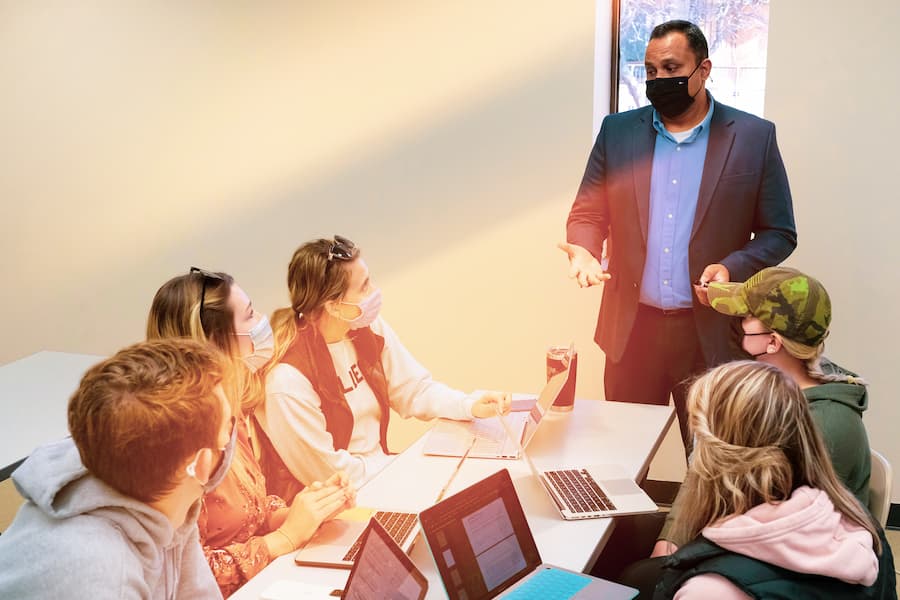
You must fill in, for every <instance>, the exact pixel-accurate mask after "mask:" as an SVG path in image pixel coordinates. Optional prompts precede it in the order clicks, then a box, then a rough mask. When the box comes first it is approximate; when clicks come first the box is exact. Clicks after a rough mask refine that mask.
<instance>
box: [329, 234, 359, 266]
mask: <svg viewBox="0 0 900 600" xmlns="http://www.w3.org/2000/svg"><path fill="white" fill-rule="evenodd" d="M354 258H356V244H354V243H353V242H351V241H350V240H348V239H347V238H345V237H343V236H340V235H335V236H334V240H333V243H332V244H331V248H329V249H328V262H331V261H333V260H340V261H348V260H353V259H354Z"/></svg>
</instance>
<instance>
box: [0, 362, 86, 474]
mask: <svg viewBox="0 0 900 600" xmlns="http://www.w3.org/2000/svg"><path fill="white" fill-rule="evenodd" d="M103 358H104V357H102V356H94V355H92V354H70V353H67V352H46V351H44V352H38V353H36V354H32V355H31V356H27V357H25V358H22V359H19V360H17V361H14V362H11V363H8V364H5V365H3V366H0V410H2V414H3V429H2V433H0V481H3V480H4V479H6V478H8V477H9V475H10V474H11V473H12V471H14V470H15V468H16V467H17V466H18V464H19V463H20V462H22V460H24V459H25V458H26V457H27V456H28V455H29V454H30V453H31V451H32V450H34V449H35V448H36V447H37V446H39V445H41V444H44V443H46V442H51V441H54V440H58V439H60V438H63V437H65V436H66V435H68V433H69V428H68V415H67V408H68V406H69V398H70V397H71V396H72V394H73V393H74V392H75V390H76V389H78V384H79V382H80V381H81V376H82V375H84V372H85V371H86V370H87V369H88V368H89V367H91V366H93V365H94V364H96V363H98V362H100V361H101V360H103Z"/></svg>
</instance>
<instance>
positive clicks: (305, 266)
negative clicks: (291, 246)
mask: <svg viewBox="0 0 900 600" xmlns="http://www.w3.org/2000/svg"><path fill="white" fill-rule="evenodd" d="M334 244H335V241H334V240H330V239H325V238H319V239H316V240H312V241H309V242H306V243H305V244H303V245H302V246H300V247H299V248H297V250H296V251H295V252H294V255H293V256H292V257H291V262H290V263H289V264H288V273H287V285H288V292H289V293H290V297H291V306H290V307H286V308H279V309H278V310H276V311H275V312H274V313H272V329H273V331H274V332H275V356H274V357H273V358H272V360H271V361H270V364H273V365H274V364H277V363H278V362H279V361H280V360H281V358H282V357H283V356H284V354H285V352H287V350H288V348H290V346H291V344H292V343H293V342H294V339H295V338H296V337H297V332H298V331H299V330H300V328H301V327H304V326H308V325H309V323H310V322H314V321H316V320H318V319H319V317H320V316H321V314H322V310H323V309H324V307H325V303H326V302H328V301H329V300H338V299H340V298H342V297H343V296H344V293H345V292H346V291H347V287H348V286H349V285H350V270H349V265H350V264H351V263H352V262H353V261H354V260H356V259H357V258H358V257H359V248H358V247H355V246H354V247H353V249H352V254H351V256H352V258H351V259H350V260H346V259H345V260H339V259H329V255H330V254H331V249H332V247H333V246H334ZM301 316H302V317H303V321H304V323H301V319H300V317H301Z"/></svg>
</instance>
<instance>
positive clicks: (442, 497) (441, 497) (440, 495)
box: [434, 435, 478, 504]
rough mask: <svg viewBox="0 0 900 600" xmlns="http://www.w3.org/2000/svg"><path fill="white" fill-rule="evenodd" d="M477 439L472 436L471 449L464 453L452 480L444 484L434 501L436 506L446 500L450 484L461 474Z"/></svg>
mask: <svg viewBox="0 0 900 600" xmlns="http://www.w3.org/2000/svg"><path fill="white" fill-rule="evenodd" d="M477 439H478V438H476V437H475V436H474V435H473V436H472V443H471V444H469V447H468V448H466V451H465V452H464V453H463V455H462V458H460V459H459V462H458V463H456V468H455V469H453V473H451V474H450V479H448V480H447V483H445V484H444V487H443V489H441V493H440V494H438V497H437V500H435V501H434V503H435V504H437V503H438V502H440V501H441V500H443V499H444V494H446V493H447V490H449V489H450V484H451V483H453V480H454V479H455V478H456V474H457V473H459V469H460V467H462V465H463V462H465V460H466V457H467V456H469V452H471V451H472V448H474V447H475V441H476V440H477Z"/></svg>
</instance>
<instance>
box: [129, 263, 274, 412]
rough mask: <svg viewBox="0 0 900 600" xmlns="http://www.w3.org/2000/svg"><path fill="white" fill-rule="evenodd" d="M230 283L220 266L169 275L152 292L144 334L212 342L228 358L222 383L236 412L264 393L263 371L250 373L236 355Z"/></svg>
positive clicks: (256, 403) (258, 400)
mask: <svg viewBox="0 0 900 600" xmlns="http://www.w3.org/2000/svg"><path fill="white" fill-rule="evenodd" d="M204 283H205V285H206V288H205V290H204V287H203V286H204ZM233 286H234V278H233V277H232V276H231V275H229V274H228V273H222V272H216V273H209V274H203V273H201V272H193V273H188V274H186V275H179V276H177V277H173V278H172V279H170V280H169V281H167V282H165V283H164V284H163V285H162V287H160V288H159V290H157V292H156V295H155V296H154V297H153V303H152V304H151V305H150V314H149V315H148V316H147V339H148V340H155V339H166V338H173V337H191V338H193V339H195V340H198V341H201V342H210V343H211V344H213V345H214V346H215V347H217V348H218V349H219V350H221V351H222V352H223V353H225V355H226V356H227V357H228V358H229V359H230V360H231V363H232V364H231V368H229V369H228V373H229V375H230V377H228V378H227V380H226V381H225V382H224V383H223V385H224V386H225V388H226V392H227V395H228V397H229V398H230V399H231V400H232V409H233V410H234V411H235V413H237V411H238V408H240V410H241V411H242V412H243V413H245V414H250V413H251V412H253V410H254V409H255V408H256V407H257V406H259V405H260V404H261V403H262V402H263V400H264V399H265V384H264V379H263V377H264V376H265V373H264V372H262V373H259V372H257V373H251V372H250V370H249V369H248V368H247V366H246V365H245V364H244V363H243V361H242V360H241V357H240V352H239V350H238V344H237V341H236V338H235V335H234V334H235V333H236V332H235V330H234V311H233V310H232V308H231V306H230V305H229V304H228V298H229V297H230V296H231V288H232V287H233ZM201 298H202V300H203V309H202V312H201V307H200V304H201Z"/></svg>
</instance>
